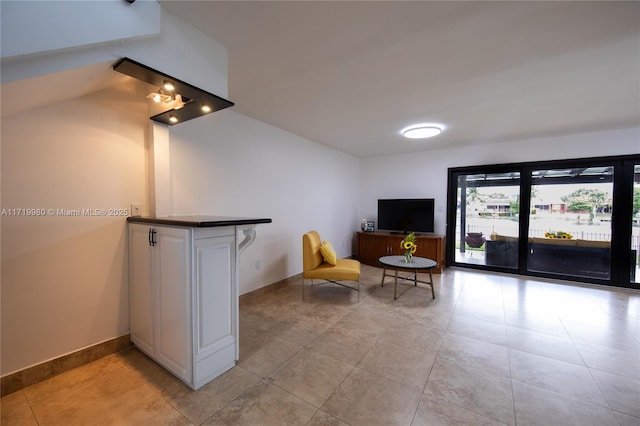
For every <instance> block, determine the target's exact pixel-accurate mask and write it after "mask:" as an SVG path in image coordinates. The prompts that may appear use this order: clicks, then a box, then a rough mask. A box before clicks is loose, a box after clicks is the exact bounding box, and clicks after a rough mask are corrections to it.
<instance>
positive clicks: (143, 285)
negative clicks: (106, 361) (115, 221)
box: [129, 223, 154, 356]
mask: <svg viewBox="0 0 640 426" xmlns="http://www.w3.org/2000/svg"><path fill="white" fill-rule="evenodd" d="M150 229H151V227H150V226H147V225H139V224H131V223H130V224H129V304H130V310H129V323H130V325H129V329H130V331H129V333H130V337H131V341H132V342H133V343H134V344H135V345H136V346H138V347H139V348H140V349H141V350H142V351H144V352H146V353H147V354H148V355H150V356H153V352H154V350H153V347H154V338H153V337H154V336H153V315H154V314H153V313H154V309H153V301H154V297H153V294H154V292H153V288H152V285H153V281H152V280H153V278H152V275H153V274H152V258H151V256H152V254H153V251H152V247H151V246H150V244H149V230H150Z"/></svg>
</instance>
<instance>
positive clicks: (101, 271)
mask: <svg viewBox="0 0 640 426" xmlns="http://www.w3.org/2000/svg"><path fill="white" fill-rule="evenodd" d="M139 99H140V93H137V94H136V93H133V92H132V90H131V88H121V89H120V90H110V91H109V92H99V93H96V94H94V95H91V96H86V97H82V98H77V99H74V100H71V101H67V102H63V103H58V104H56V105H50V106H47V107H43V108H38V109H35V110H32V111H29V112H26V113H23V114H19V115H14V116H11V117H9V118H3V119H2V130H1V136H2V168H1V170H2V202H1V204H2V209H3V211H4V212H5V213H4V214H3V217H2V310H1V313H2V317H1V323H2V354H1V357H2V374H3V375H5V374H8V373H11V372H14V371H16V370H20V369H23V368H25V367H27V366H30V365H33V364H37V363H40V362H43V361H45V360H47V359H50V358H55V357H58V356H61V355H64V354H66V353H69V352H73V351H76V350H78V349H81V348H83V347H86V346H90V345H93V344H96V343H98V342H100V341H104V340H108V339H112V338H114V337H117V336H122V335H124V334H126V333H128V330H129V296H128V291H129V290H128V278H127V270H128V262H127V250H126V234H125V231H126V218H125V216H122V215H120V216H97V217H94V216H81V217H65V216H63V215H60V214H58V213H57V212H55V213H52V212H48V213H47V215H46V216H25V215H24V213H22V214H21V215H20V216H14V215H12V213H11V210H10V209H21V208H37V209H45V210H48V209H54V210H57V209H127V208H129V205H130V203H131V202H134V201H139V202H141V201H143V200H144V199H145V198H146V196H147V195H146V193H145V191H146V188H145V181H146V179H145V173H146V171H145V161H146V153H145V128H146V126H145V125H146V123H147V121H148V118H147V110H146V105H145V104H144V103H143V102H140V101H139ZM7 212H8V213H7Z"/></svg>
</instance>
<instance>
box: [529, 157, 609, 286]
mask: <svg viewBox="0 0 640 426" xmlns="http://www.w3.org/2000/svg"><path fill="white" fill-rule="evenodd" d="M532 182H533V184H532V186H531V212H530V214H529V235H528V237H529V243H528V246H529V252H528V256H527V257H528V269H529V270H530V271H537V272H550V273H555V274H561V275H571V276H579V277H590V278H601V279H609V277H610V270H611V212H612V208H613V205H612V194H613V167H607V166H603V167H590V168H574V169H561V170H536V171H534V172H533V173H532Z"/></svg>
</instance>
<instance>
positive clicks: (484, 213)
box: [455, 172, 520, 268]
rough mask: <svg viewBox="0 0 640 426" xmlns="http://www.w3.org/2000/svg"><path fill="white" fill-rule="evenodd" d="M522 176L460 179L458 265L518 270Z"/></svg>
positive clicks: (457, 227) (510, 175)
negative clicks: (466, 264)
mask: <svg viewBox="0 0 640 426" xmlns="http://www.w3.org/2000/svg"><path fill="white" fill-rule="evenodd" d="M519 194H520V173H519V172H508V173H493V174H473V175H471V174H469V175H460V176H459V177H458V188H457V197H458V199H457V213H456V251H455V254H456V257H455V260H456V262H458V263H469V264H477V265H489V266H499V267H506V268H517V266H518V229H519V225H518V220H519V214H520V200H519Z"/></svg>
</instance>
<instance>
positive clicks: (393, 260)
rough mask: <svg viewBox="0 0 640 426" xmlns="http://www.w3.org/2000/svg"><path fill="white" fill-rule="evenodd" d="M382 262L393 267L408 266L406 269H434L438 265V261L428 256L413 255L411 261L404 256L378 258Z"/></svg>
mask: <svg viewBox="0 0 640 426" xmlns="http://www.w3.org/2000/svg"><path fill="white" fill-rule="evenodd" d="M378 261H379V262H380V263H382V264H383V265H385V266H390V267H392V268H406V269H432V268H435V267H436V266H438V262H436V261H435V260H432V259H427V258H426V257H418V256H413V257H411V261H410V262H407V261H406V260H405V258H404V256H382V257H381V258H380V259H378Z"/></svg>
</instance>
